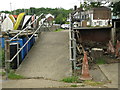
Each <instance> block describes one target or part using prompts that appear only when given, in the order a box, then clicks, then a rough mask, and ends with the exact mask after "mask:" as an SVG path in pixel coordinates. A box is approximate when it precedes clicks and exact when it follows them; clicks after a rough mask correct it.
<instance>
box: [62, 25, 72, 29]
mask: <svg viewBox="0 0 120 90" xmlns="http://www.w3.org/2000/svg"><path fill="white" fill-rule="evenodd" d="M69 26H70V25H69V24H62V25H61V28H62V29H69Z"/></svg>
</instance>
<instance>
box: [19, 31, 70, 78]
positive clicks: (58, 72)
mask: <svg viewBox="0 0 120 90" xmlns="http://www.w3.org/2000/svg"><path fill="white" fill-rule="evenodd" d="M17 73H18V74H20V75H23V76H26V77H43V78H48V79H52V80H61V79H63V78H65V77H69V76H70V75H72V69H71V63H70V61H69V36H68V32H44V33H41V35H40V37H39V38H38V40H37V42H36V44H35V45H34V46H33V48H32V49H31V51H30V52H29V54H28V55H27V57H26V58H25V60H24V61H23V63H22V64H21V66H20V67H19V69H18V70H17Z"/></svg>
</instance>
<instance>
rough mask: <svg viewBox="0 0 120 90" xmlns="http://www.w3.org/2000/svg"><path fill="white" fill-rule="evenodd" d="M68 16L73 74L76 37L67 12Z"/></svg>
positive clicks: (70, 16) (74, 70)
mask: <svg viewBox="0 0 120 90" xmlns="http://www.w3.org/2000/svg"><path fill="white" fill-rule="evenodd" d="M69 18H70V28H69V39H70V40H69V46H70V47H69V49H70V60H71V61H72V65H73V66H72V67H73V73H74V75H75V72H76V39H75V33H74V31H73V23H72V14H69Z"/></svg>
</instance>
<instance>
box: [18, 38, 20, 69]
mask: <svg viewBox="0 0 120 90" xmlns="http://www.w3.org/2000/svg"><path fill="white" fill-rule="evenodd" d="M18 51H19V38H18V36H17V52H18ZM19 57H20V56H19V54H18V55H17V67H19V64H20V62H19V61H20V60H19V59H20V58H19Z"/></svg>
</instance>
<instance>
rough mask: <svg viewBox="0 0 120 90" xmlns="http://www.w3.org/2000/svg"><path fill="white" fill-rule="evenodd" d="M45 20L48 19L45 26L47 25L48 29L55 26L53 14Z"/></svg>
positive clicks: (46, 16) (48, 15)
mask: <svg viewBox="0 0 120 90" xmlns="http://www.w3.org/2000/svg"><path fill="white" fill-rule="evenodd" d="M45 19H46V21H45V24H46V26H47V27H49V26H52V25H53V23H54V16H53V15H52V14H50V13H49V14H47V15H45Z"/></svg>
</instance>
